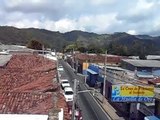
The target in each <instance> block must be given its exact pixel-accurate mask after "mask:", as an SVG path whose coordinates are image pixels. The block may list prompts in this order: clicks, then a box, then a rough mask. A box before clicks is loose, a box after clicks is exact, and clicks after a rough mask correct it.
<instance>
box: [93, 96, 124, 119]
mask: <svg viewBox="0 0 160 120" xmlns="http://www.w3.org/2000/svg"><path fill="white" fill-rule="evenodd" d="M94 97H95V99H97V102H98V103H99V104H100V105H101V107H102V108H103V109H104V111H106V113H107V114H108V115H109V116H110V118H111V119H112V120H125V119H124V118H123V117H120V116H118V114H117V113H116V112H117V111H116V110H115V109H114V108H113V107H112V106H111V105H110V104H109V102H108V100H107V99H104V101H103V102H102V99H103V95H102V94H100V93H96V94H95V95H94Z"/></svg>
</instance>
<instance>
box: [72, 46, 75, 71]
mask: <svg viewBox="0 0 160 120" xmlns="http://www.w3.org/2000/svg"><path fill="white" fill-rule="evenodd" d="M72 57H73V58H72V67H73V70H74V62H75V61H74V48H73V51H72Z"/></svg>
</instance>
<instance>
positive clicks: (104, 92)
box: [102, 50, 107, 102]
mask: <svg viewBox="0 0 160 120" xmlns="http://www.w3.org/2000/svg"><path fill="white" fill-rule="evenodd" d="M106 62H107V50H106V52H105V61H104V81H103V98H102V102H104V99H105V94H106Z"/></svg>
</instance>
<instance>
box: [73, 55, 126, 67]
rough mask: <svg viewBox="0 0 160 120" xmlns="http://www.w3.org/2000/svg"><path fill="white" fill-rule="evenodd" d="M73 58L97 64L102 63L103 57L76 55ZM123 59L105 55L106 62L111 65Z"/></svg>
mask: <svg viewBox="0 0 160 120" xmlns="http://www.w3.org/2000/svg"><path fill="white" fill-rule="evenodd" d="M75 58H76V59H78V60H79V61H81V62H82V61H83V62H85V61H89V62H94V63H95V62H98V63H104V60H105V55H102V54H83V53H81V54H76V55H75ZM123 58H124V57H122V56H117V55H107V62H108V63H112V64H117V63H120V62H121V59H123Z"/></svg>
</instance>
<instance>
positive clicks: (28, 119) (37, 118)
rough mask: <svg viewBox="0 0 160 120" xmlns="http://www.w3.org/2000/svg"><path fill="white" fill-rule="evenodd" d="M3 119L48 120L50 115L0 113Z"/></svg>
mask: <svg viewBox="0 0 160 120" xmlns="http://www.w3.org/2000/svg"><path fill="white" fill-rule="evenodd" d="M0 118H1V120H47V119H48V115H28V114H27V115H26V114H23V115H19V114H16V115H15V114H0Z"/></svg>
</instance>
